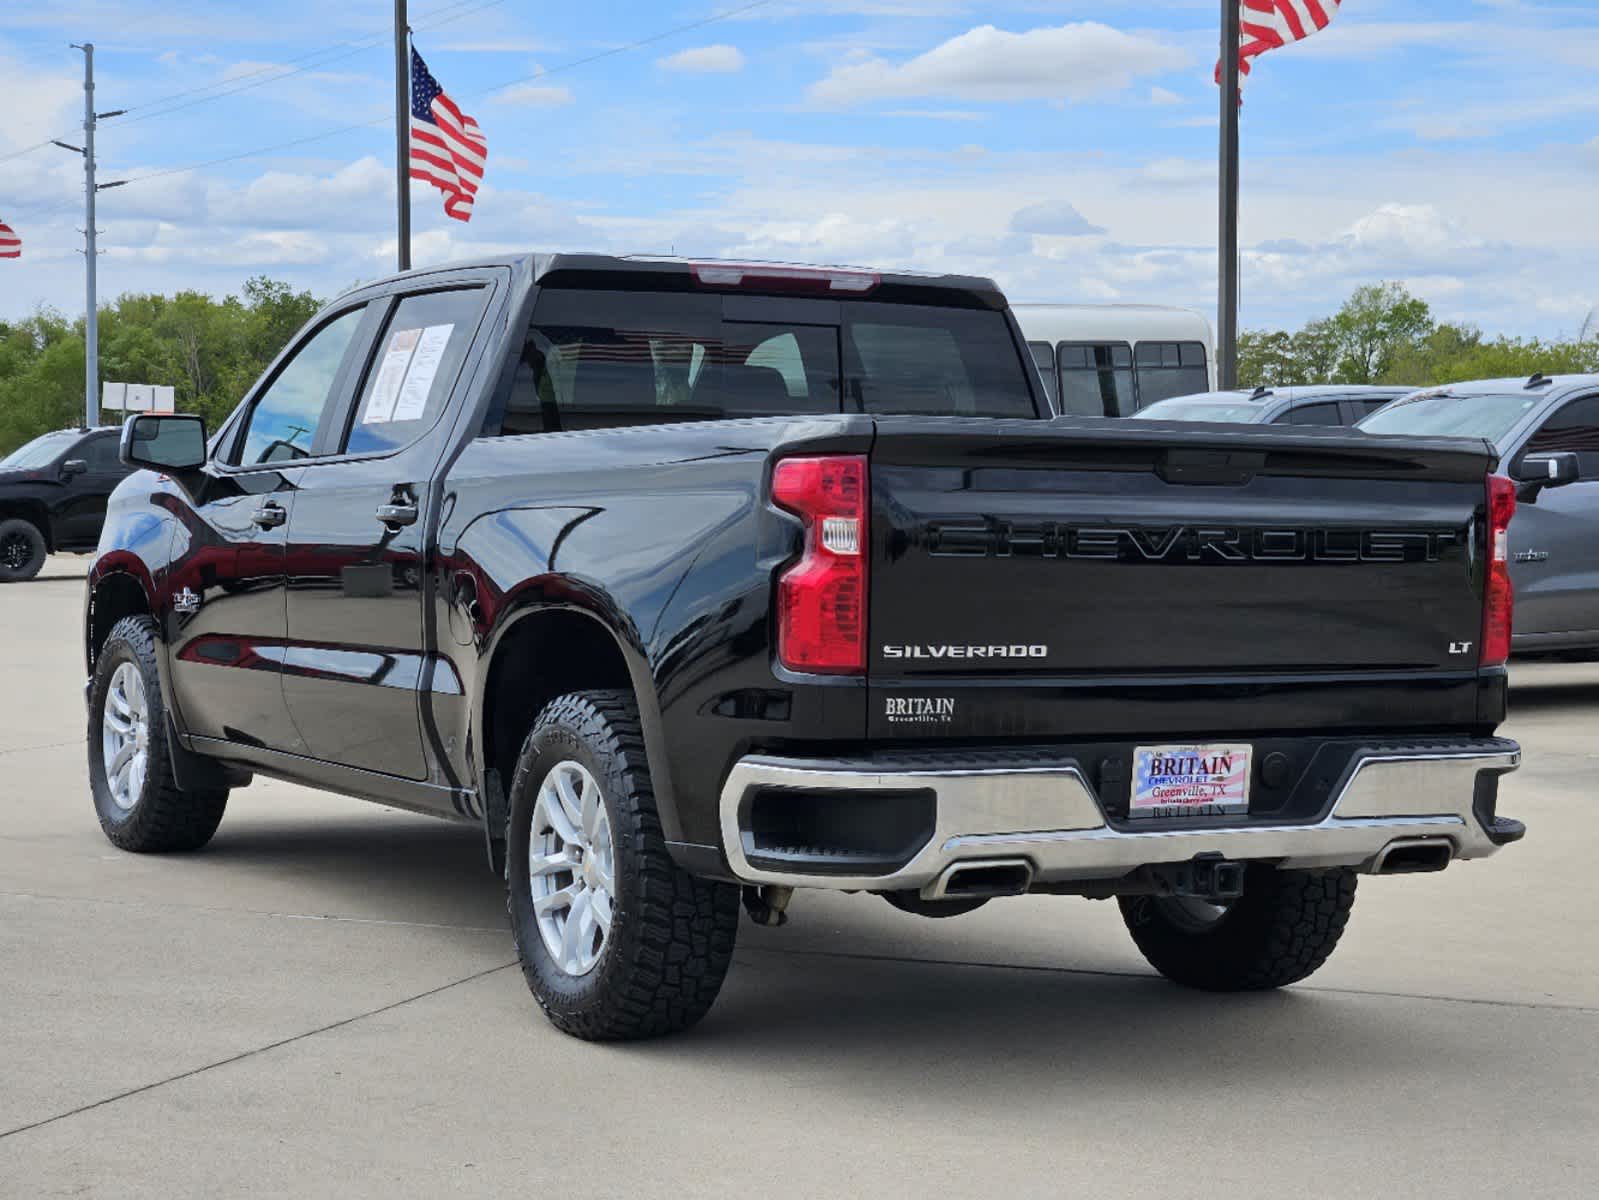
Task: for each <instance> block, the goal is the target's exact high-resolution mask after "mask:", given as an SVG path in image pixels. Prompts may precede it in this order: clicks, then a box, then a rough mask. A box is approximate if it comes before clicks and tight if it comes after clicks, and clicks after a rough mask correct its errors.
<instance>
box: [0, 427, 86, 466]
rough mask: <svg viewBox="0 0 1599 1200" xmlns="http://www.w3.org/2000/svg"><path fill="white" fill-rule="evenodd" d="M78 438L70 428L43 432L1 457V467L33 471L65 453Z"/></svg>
mask: <svg viewBox="0 0 1599 1200" xmlns="http://www.w3.org/2000/svg"><path fill="white" fill-rule="evenodd" d="M77 439H78V434H77V433H76V432H74V431H73V430H70V429H63V430H57V431H56V432H55V433H46V434H43V435H42V436H40V437H36V438H34V439H33V441H31V442H29V443H27V444H26V445H24V446H19V447H18V448H17V449H15V450H13V451H12V452H11V453H10V454H8V455H7V456H6V457H5V458H0V468H4V469H5V470H7V471H31V470H34V469H35V468H37V467H43V466H46V465H48V464H49V463H52V462H54V461H55V460H56V459H57V458H59V457H60V456H61V455H62V454H63V453H65V452H66V449H67V447H68V446H70V445H72V443H73V442H75V441H76V440H77Z"/></svg>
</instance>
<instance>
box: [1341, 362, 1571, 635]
mask: <svg viewBox="0 0 1599 1200" xmlns="http://www.w3.org/2000/svg"><path fill="white" fill-rule="evenodd" d="M1359 428H1360V429H1361V430H1362V431H1363V432H1365V433H1377V434H1408V435H1412V436H1414V435H1418V434H1420V435H1425V436H1434V435H1440V434H1441V435H1447V436H1457V437H1470V438H1482V439H1486V440H1487V441H1489V442H1491V443H1492V444H1493V446H1494V448H1495V449H1496V450H1497V452H1498V454H1499V456H1500V462H1501V464H1502V466H1501V467H1500V469H1501V470H1503V471H1505V472H1506V473H1508V474H1509V475H1510V476H1511V478H1513V479H1515V480H1516V486H1517V498H1518V504H1517V507H1516V519H1515V520H1514V521H1513V522H1512V523H1511V526H1510V578H1511V582H1512V583H1513V584H1514V586H1515V589H1516V629H1515V636H1514V638H1513V639H1512V642H1511V645H1512V646H1513V648H1514V650H1515V652H1516V653H1517V654H1534V653H1542V652H1556V653H1560V654H1576V655H1580V656H1582V657H1589V656H1591V655H1593V654H1595V653H1599V570H1596V565H1595V564H1596V548H1599V375H1557V376H1553V377H1551V376H1547V375H1534V376H1533V377H1532V378H1531V379H1485V380H1479V381H1476V382H1473V383H1452V384H1449V385H1448V386H1447V387H1440V388H1432V389H1429V390H1428V391H1425V392H1417V393H1415V394H1413V395H1411V396H1409V397H1407V398H1406V399H1404V400H1402V401H1399V402H1397V403H1395V404H1391V405H1389V406H1388V407H1387V408H1385V409H1383V410H1382V411H1381V412H1379V413H1376V414H1374V415H1372V416H1370V417H1367V418H1366V419H1365V420H1364V421H1362V422H1361V423H1360V426H1359Z"/></svg>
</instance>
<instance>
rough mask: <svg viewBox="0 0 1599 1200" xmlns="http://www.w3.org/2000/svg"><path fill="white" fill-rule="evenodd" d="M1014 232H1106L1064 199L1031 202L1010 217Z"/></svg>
mask: <svg viewBox="0 0 1599 1200" xmlns="http://www.w3.org/2000/svg"><path fill="white" fill-rule="evenodd" d="M1010 231H1011V232H1012V233H1041V234H1044V235H1046V236H1049V237H1092V236H1094V235H1096V234H1101V233H1104V232H1105V231H1104V229H1102V228H1101V227H1100V226H1098V225H1095V224H1093V223H1092V222H1091V221H1089V220H1088V218H1087V217H1085V216H1083V214H1082V213H1080V212H1078V211H1077V210H1076V209H1075V208H1073V207H1072V206H1071V205H1070V204H1067V203H1066V202H1065V201H1064V200H1060V201H1055V202H1053V203H1044V204H1030V205H1028V206H1027V207H1026V208H1023V209H1019V210H1017V212H1016V213H1015V215H1014V216H1012V217H1011V219H1010Z"/></svg>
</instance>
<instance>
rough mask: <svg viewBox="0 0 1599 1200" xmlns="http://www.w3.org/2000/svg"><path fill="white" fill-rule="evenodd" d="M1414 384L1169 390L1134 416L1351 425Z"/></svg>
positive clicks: (1412, 389) (1159, 418)
mask: <svg viewBox="0 0 1599 1200" xmlns="http://www.w3.org/2000/svg"><path fill="white" fill-rule="evenodd" d="M1415 390H1416V389H1415V388H1408V387H1370V386H1367V385H1364V384H1336V383H1321V384H1305V385H1302V386H1299V387H1275V388H1273V387H1258V388H1255V389H1254V390H1253V391H1247V390H1240V391H1230V392H1200V393H1198V394H1197V395H1193V396H1173V397H1172V398H1171V399H1170V400H1162V401H1160V402H1159V403H1158V404H1151V405H1150V406H1149V407H1148V408H1144V409H1140V410H1139V411H1138V412H1136V413H1134V414H1133V416H1135V417H1137V418H1139V419H1141V420H1148V421H1224V422H1238V423H1241V424H1246V425H1353V424H1354V423H1355V422H1356V421H1359V420H1361V419H1362V418H1364V417H1368V416H1370V415H1371V414H1372V413H1374V412H1376V411H1377V410H1378V409H1379V408H1381V407H1383V405H1385V404H1387V403H1388V402H1389V401H1391V400H1397V399H1398V398H1399V397H1401V396H1408V395H1409V394H1410V393H1411V392H1413V391H1415Z"/></svg>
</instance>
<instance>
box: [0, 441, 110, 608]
mask: <svg viewBox="0 0 1599 1200" xmlns="http://www.w3.org/2000/svg"><path fill="white" fill-rule="evenodd" d="M119 432H120V431H119V430H116V429H58V430H56V431H54V432H53V433H46V434H42V435H40V436H39V437H36V438H34V439H33V441H31V442H29V443H27V444H26V445H25V446H22V447H20V448H19V449H17V450H14V451H12V452H11V453H10V454H9V455H7V456H6V457H5V458H3V459H0V583H18V582H20V581H22V580H24V579H32V578H33V577H34V576H35V575H37V574H38V573H39V568H40V567H42V566H44V560H45V556H46V555H47V554H55V553H59V552H63V551H64V552H68V553H78V554H87V553H88V552H89V551H91V550H93V549H94V548H95V545H96V543H98V542H99V540H100V526H101V525H103V524H104V523H105V503H106V498H107V497H108V496H110V495H111V492H112V490H113V489H114V488H115V487H116V486H117V484H119V483H121V482H122V480H123V477H124V476H126V475H127V474H128V470H129V469H128V468H127V467H125V466H123V465H122V462H121V460H120V459H118V457H117V435H118V433H119Z"/></svg>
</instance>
